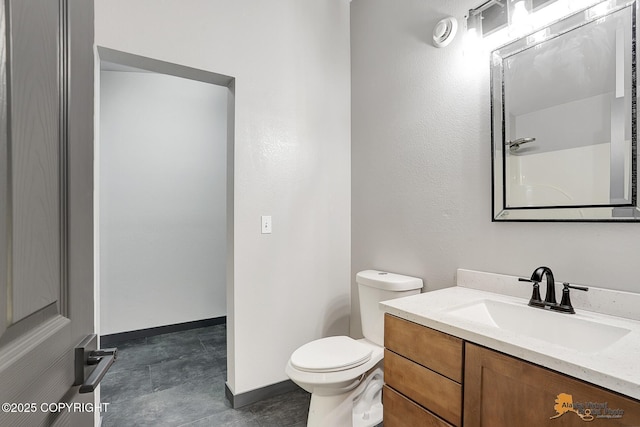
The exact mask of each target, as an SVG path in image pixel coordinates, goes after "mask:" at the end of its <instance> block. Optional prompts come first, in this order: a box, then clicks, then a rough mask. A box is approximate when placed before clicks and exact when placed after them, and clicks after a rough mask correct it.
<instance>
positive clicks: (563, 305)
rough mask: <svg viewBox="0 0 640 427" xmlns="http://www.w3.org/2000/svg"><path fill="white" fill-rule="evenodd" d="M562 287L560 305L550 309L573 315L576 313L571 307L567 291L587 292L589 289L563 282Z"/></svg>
mask: <svg viewBox="0 0 640 427" xmlns="http://www.w3.org/2000/svg"><path fill="white" fill-rule="evenodd" d="M562 286H564V287H563V289H562V301H560V305H558V306H556V307H552V308H553V309H554V310H558V311H562V312H564V313H571V314H573V313H575V312H576V311H575V310H574V309H573V306H572V305H571V298H570V297H569V289H577V290H579V291H585V292H586V291H588V290H589V288H587V287H586V286H576V285H571V284H569V283H568V282H563V283H562Z"/></svg>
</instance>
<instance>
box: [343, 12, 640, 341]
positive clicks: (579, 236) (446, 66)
mask: <svg viewBox="0 0 640 427" xmlns="http://www.w3.org/2000/svg"><path fill="white" fill-rule="evenodd" d="M479 3H481V2H480V1H474V0H455V1H452V0H430V1H424V0H402V1H388V0H353V2H352V4H351V24H352V25H351V40H352V45H351V46H352V47H351V49H352V129H353V131H352V194H353V203H352V252H351V253H352V273H354V272H356V271H358V270H360V269H363V268H379V269H386V270H390V271H395V272H399V273H404V274H411V275H415V276H418V277H422V278H423V279H425V281H426V289H427V290H433V289H438V288H443V287H448V286H452V285H454V283H455V279H454V274H455V271H456V269H457V268H468V269H477V270H483V271H490V272H497V273H504V274H513V275H519V276H528V275H530V274H531V272H532V271H533V269H534V268H535V267H537V266H540V265H548V266H550V267H551V268H552V269H553V271H554V273H555V275H556V278H557V279H558V280H564V281H569V282H574V283H582V284H586V285H592V286H598V287H603V288H611V289H620V290H626V291H631V292H640V282H639V281H638V272H637V258H638V253H640V227H639V226H638V224H610V223H609V224H607V223H492V222H491V154H490V153H491V129H490V120H491V118H490V98H489V95H490V90H489V60H488V56H484V57H483V58H481V60H479V61H476V60H474V57H475V55H474V54H473V52H472V51H471V50H470V48H469V45H468V44H466V43H465V40H464V30H461V31H460V33H459V34H458V35H457V36H456V38H455V40H454V41H453V42H452V43H451V44H450V45H449V46H448V47H447V48H444V49H437V48H435V47H433V45H432V44H431V32H432V30H433V27H434V25H435V24H436V22H437V21H438V20H440V19H442V18H444V17H445V16H448V15H453V16H455V17H456V18H457V19H458V20H459V22H461V23H462V19H463V17H464V16H465V15H466V14H467V13H468V10H469V9H471V8H473V7H475V6H477V5H478V4H479ZM352 289H353V292H354V296H355V295H356V293H355V292H356V288H355V286H353V288H352ZM352 302H353V307H354V311H353V312H352V317H353V319H354V322H352V325H353V326H352V330H353V333H354V335H356V334H358V333H359V332H360V327H359V324H358V323H357V322H356V321H355V320H356V319H357V317H356V315H357V312H358V311H357V299H356V298H353V299H352Z"/></svg>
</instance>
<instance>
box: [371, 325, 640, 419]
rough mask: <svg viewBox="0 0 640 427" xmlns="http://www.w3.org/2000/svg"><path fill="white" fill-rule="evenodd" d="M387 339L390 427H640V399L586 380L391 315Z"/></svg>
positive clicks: (386, 407)
mask: <svg viewBox="0 0 640 427" xmlns="http://www.w3.org/2000/svg"><path fill="white" fill-rule="evenodd" d="M384 336H385V357H384V379H385V386H384V388H383V395H382V398H383V403H384V422H383V424H384V426H385V427H420V426H424V427H450V426H454V427H462V426H464V427H547V426H548V427H574V426H590V427H598V426H603V427H604V426H606V427H619V426H627V427H632V426H635V427H640V401H637V400H634V399H631V398H629V397H625V396H622V395H619V394H617V393H614V392H611V391H609V390H605V389H603V388H600V387H597V386H594V385H592V384H589V383H586V382H584V381H581V380H577V379H575V378H572V377H569V376H566V375H563V374H561V373H558V372H555V371H552V370H549V369H546V368H543V367H540V366H537V365H534V364H531V363H529V362H526V361H523V360H520V359H517V358H514V357H511V356H507V355H505V354H502V353H498V352H496V351H494V350H490V349H487V348H484V347H481V346H478V345H475V344H473V343H469V342H464V341H463V340H461V339H459V338H457V337H453V336H450V335H447V334H445V333H442V332H439V331H436V330H433V329H430V328H427V327H425V326H422V325H418V324H416V323H413V322H409V321H407V320H404V319H400V318H398V317H395V316H392V315H389V314H386V315H385V332H384ZM594 357H597V355H594ZM463 395H464V401H463ZM589 407H590V408H589ZM585 409H590V414H589V413H588V412H587V411H585ZM558 414H561V415H559V416H558ZM599 415H600V417H599ZM602 415H605V416H606V415H609V417H608V418H604V417H602ZM620 415H621V416H620ZM617 416H620V417H617Z"/></svg>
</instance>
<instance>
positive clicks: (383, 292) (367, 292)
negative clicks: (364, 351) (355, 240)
mask: <svg viewBox="0 0 640 427" xmlns="http://www.w3.org/2000/svg"><path fill="white" fill-rule="evenodd" d="M356 283H358V296H359V298H360V320H361V322H362V333H363V334H364V337H365V338H366V339H368V340H369V341H371V342H373V343H375V344H378V345H379V346H381V347H383V346H384V311H382V310H381V309H380V308H379V306H378V303H379V302H380V301H386V300H390V299H395V298H401V297H406V296H409V295H415V294H418V293H420V289H422V286H423V283H422V279H419V278H417V277H409V276H403V275H401V274H394V273H387V272H385V271H378V270H365V271H361V272H359V273H358V274H356Z"/></svg>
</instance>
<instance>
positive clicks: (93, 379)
mask: <svg viewBox="0 0 640 427" xmlns="http://www.w3.org/2000/svg"><path fill="white" fill-rule="evenodd" d="M97 342H98V337H97V336H96V335H95V334H91V335H88V336H87V337H86V338H85V339H84V340H82V342H81V343H80V344H79V345H78V346H77V347H76V349H75V373H76V380H75V382H74V384H73V385H79V386H80V390H79V393H92V392H93V391H94V390H95V389H96V387H98V384H100V381H101V380H102V378H104V375H105V374H106V373H107V371H108V370H109V368H110V367H111V365H113V362H115V361H116V359H117V357H118V349H117V348H105V349H102V350H98V349H95V348H96V346H97ZM92 348H93V349H92ZM91 366H95V368H93V370H91V373H89V375H88V377H87V375H86V371H87V370H88V369H87V368H88V367H91Z"/></svg>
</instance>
